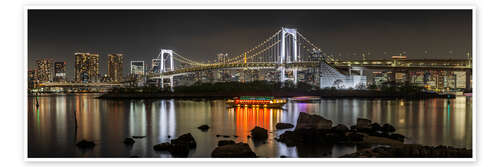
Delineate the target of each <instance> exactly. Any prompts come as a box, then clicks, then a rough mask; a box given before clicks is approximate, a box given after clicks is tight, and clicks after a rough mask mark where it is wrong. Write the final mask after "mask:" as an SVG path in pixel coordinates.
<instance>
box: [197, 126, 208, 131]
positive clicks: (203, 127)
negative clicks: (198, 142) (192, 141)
mask: <svg viewBox="0 0 500 167" xmlns="http://www.w3.org/2000/svg"><path fill="white" fill-rule="evenodd" d="M198 129H200V130H201V131H203V132H206V131H207V130H208V129H210V126H208V125H201V126H199V127H198Z"/></svg>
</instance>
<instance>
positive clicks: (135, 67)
mask: <svg viewBox="0 0 500 167" xmlns="http://www.w3.org/2000/svg"><path fill="white" fill-rule="evenodd" d="M130 74H132V75H139V76H142V75H144V61H130Z"/></svg>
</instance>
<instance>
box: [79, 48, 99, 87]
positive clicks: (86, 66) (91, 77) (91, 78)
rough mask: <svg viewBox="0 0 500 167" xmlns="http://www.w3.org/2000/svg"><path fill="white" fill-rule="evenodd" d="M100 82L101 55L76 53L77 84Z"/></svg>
mask: <svg viewBox="0 0 500 167" xmlns="http://www.w3.org/2000/svg"><path fill="white" fill-rule="evenodd" d="M98 80H99V55H98V54H91V53H80V52H77V53H75V82H97V81H98Z"/></svg>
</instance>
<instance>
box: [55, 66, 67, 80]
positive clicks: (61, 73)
mask: <svg viewBox="0 0 500 167" xmlns="http://www.w3.org/2000/svg"><path fill="white" fill-rule="evenodd" d="M54 72H55V74H56V75H55V77H54V81H56V82H62V81H66V62H55V63H54Z"/></svg>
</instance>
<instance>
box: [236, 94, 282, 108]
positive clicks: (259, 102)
mask: <svg viewBox="0 0 500 167" xmlns="http://www.w3.org/2000/svg"><path fill="white" fill-rule="evenodd" d="M286 102H287V100H286V99H283V98H274V97H267V96H266V97H263V96H257V97H255V96H241V97H235V98H233V99H228V100H227V101H226V104H227V105H228V106H229V107H264V108H281V107H283V105H285V104H286Z"/></svg>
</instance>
